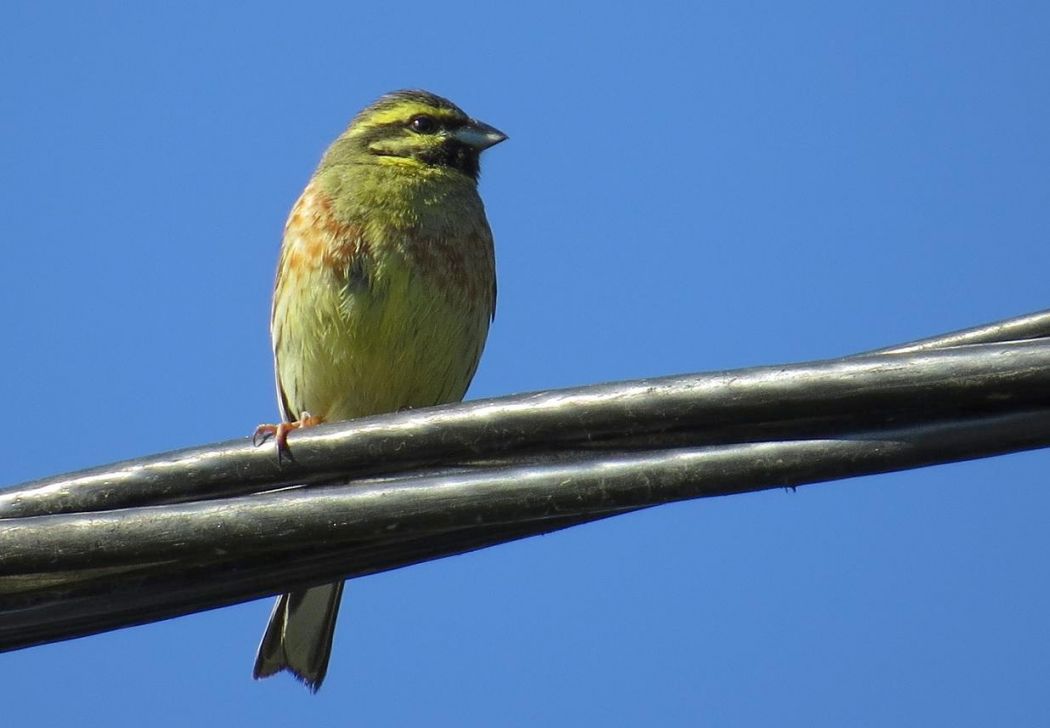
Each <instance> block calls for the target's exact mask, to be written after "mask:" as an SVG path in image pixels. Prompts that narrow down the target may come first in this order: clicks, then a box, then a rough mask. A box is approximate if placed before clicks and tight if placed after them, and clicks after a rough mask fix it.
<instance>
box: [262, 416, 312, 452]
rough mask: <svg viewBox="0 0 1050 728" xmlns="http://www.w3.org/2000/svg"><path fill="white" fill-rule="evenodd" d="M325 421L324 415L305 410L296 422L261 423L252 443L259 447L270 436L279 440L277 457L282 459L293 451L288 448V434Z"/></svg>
mask: <svg viewBox="0 0 1050 728" xmlns="http://www.w3.org/2000/svg"><path fill="white" fill-rule="evenodd" d="M322 422H324V418H323V417H314V416H313V415H311V414H310V413H309V412H303V413H301V414H300V415H299V419H297V420H295V421H294V422H281V423H280V424H277V425H259V426H258V427H256V428H255V432H254V433H253V434H252V444H253V445H255V446H256V447H258V446H259V445H261V444H263V443H264V442H266V441H267V440H269V439H270V437H273V438H274V440H276V442H277V459H278V460H280V459H281V457H282V455H285V454H287V455H289V456H291V454H292V451H291V450H290V449H289V448H288V434H289V433H290V432H291V431H292V430H300V429H302V428H304V427H313V426H314V425H319V424H321V423H322Z"/></svg>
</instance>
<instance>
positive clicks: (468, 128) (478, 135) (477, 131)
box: [452, 121, 507, 152]
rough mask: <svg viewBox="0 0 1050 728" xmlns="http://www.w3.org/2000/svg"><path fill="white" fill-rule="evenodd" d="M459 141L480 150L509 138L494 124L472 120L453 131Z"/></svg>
mask: <svg viewBox="0 0 1050 728" xmlns="http://www.w3.org/2000/svg"><path fill="white" fill-rule="evenodd" d="M452 136H454V137H455V138H456V139H458V140H459V141H461V142H463V143H464V144H466V145H467V146H470V147H474V148H475V149H477V150H478V151H479V152H480V151H482V150H483V149H488V148H489V147H493V146H495V145H497V144H499V143H500V142H501V141H503V140H504V139H506V138H507V135H506V134H504V133H503V132H501V131H500V130H499V129H497V128H496V127H494V126H489V125H488V124H485V123H484V122H481V121H471V122H470V123H469V124H466V125H464V126H461V127H460V128H458V129H456V131H454V132H452Z"/></svg>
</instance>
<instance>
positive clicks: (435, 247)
mask: <svg viewBox="0 0 1050 728" xmlns="http://www.w3.org/2000/svg"><path fill="white" fill-rule="evenodd" d="M505 138H506V137H505V135H503V134H502V133H501V132H499V131H497V130H496V129H494V128H492V127H490V126H488V125H486V124H483V123H481V122H478V121H476V120H474V119H471V118H470V117H469V116H467V115H466V114H465V113H464V112H463V111H462V110H461V109H460V108H459V107H457V106H456V105H455V104H453V103H452V102H450V101H448V100H447V99H443V98H441V97H439V96H435V95H433V94H431V93H428V92H425V91H399V92H395V93H392V94H388V95H387V96H384V97H382V98H381V99H379V100H378V101H377V102H375V103H374V104H372V105H371V106H369V107H368V108H366V109H365V110H364V111H362V112H361V113H360V114H358V115H357V116H356V117H355V118H354V119H353V120H352V121H351V123H350V125H349V127H348V128H347V130H346V131H345V132H344V133H343V134H342V135H341V136H340V137H339V138H338V139H337V140H336V141H335V142H334V143H333V144H332V145H331V147H330V148H329V149H328V151H327V152H326V153H325V154H324V156H323V158H322V159H321V163H320V165H319V166H318V168H317V171H316V172H315V173H314V175H313V177H312V178H311V179H310V181H309V183H308V184H307V186H306V189H305V190H304V191H303V193H302V195H301V196H300V197H299V200H298V201H297V202H296V203H295V205H294V207H293V208H292V212H291V214H290V215H289V217H288V222H287V224H286V225H285V230H284V239H283V243H282V246H281V256H280V262H279V264H278V272H277V282H276V286H275V290H274V298H273V309H272V315H271V327H270V332H271V338H272V342H273V351H274V368H275V373H276V379H277V391H278V399H279V404H280V408H281V413H282V416H283V418H284V420H285V423H286V424H283V425H281V426H262V427H261V428H260V430H261V431H268V432H274V433H276V434H277V436H278V437H277V439H278V448H279V450H280V449H281V448H284V447H286V443H285V442H284V437H286V435H287V432H288V430H289V429H290V428H294V427H296V426H299V425H300V424H313V423H316V422H332V421H337V420H345V419H350V418H354V417H363V416H366V415H372V414H379V413H383V412H393V411H397V410H402V409H407V408H413V407H426V406H430V405H437V404H443V403H446V402H453V401H458V400H460V399H462V398H463V395H464V394H465V393H466V390H467V387H468V385H469V384H470V381H471V379H472V377H473V376H474V372H475V370H476V369H477V365H478V360H479V359H480V357H481V351H482V348H483V347H484V344H485V338H486V336H487V334H488V328H489V323H490V321H491V320H492V317H493V314H494V311H495V305H496V273H495V258H494V252H493V244H492V233H491V231H490V229H489V225H488V221H487V220H486V218H485V210H484V206H483V204H482V201H481V198H480V197H479V195H478V191H477V180H478V173H479V157H480V154H481V152H482V151H483V150H484V149H486V148H488V147H490V146H492V145H494V144H497V143H499V142H500V141H503V140H504V139H505ZM307 417H309V420H308V421H306V420H305V418H307ZM299 420H304V421H303V422H302V423H300V422H299ZM341 588H342V584H329V585H325V586H321V587H314V588H312V589H310V590H307V591H306V592H300V593H295V594H286V595H284V596H283V597H281V598H280V599H279V600H278V603H277V605H276V607H275V609H274V612H273V614H272V615H271V620H270V624H269V626H268V628H267V631H266V634H265V635H264V637H263V642H262V644H261V645H260V648H259V655H258V657H257V660H256V666H255V676H256V677H263V676H266V675H270V674H273V673H275V672H277V671H279V670H282V669H286V670H289V671H291V672H292V673H293V674H295V675H296V676H297V677H299V678H300V679H302V680H303V681H304V682H306V683H307V685H308V686H310V687H311V688H312V689H314V690H316V689H317V687H319V686H320V683H321V681H322V680H323V679H324V675H325V671H326V669H327V664H328V657H329V653H330V649H331V638H332V631H333V630H334V626H335V617H336V613H337V610H338V604H339V597H340V594H341Z"/></svg>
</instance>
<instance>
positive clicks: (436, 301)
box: [273, 251, 491, 422]
mask: <svg viewBox="0 0 1050 728" xmlns="http://www.w3.org/2000/svg"><path fill="white" fill-rule="evenodd" d="M417 268H418V266H417V265H414V264H412V263H411V262H410V261H409V259H408V258H407V257H406V256H405V255H404V254H403V253H400V252H397V251H388V252H387V253H385V254H384V256H383V257H382V258H381V259H380V260H378V261H376V262H375V265H374V268H373V269H371V270H369V271H366V272H365V275H366V277H367V280H355V279H354V278H352V277H351V278H350V279H349V280H348V279H346V278H342V277H339V276H334V275H332V274H331V272H330V271H327V270H325V269H323V268H319V267H310V268H309V269H307V270H302V271H300V272H299V274H298V276H297V277H296V279H295V281H294V282H293V281H287V282H286V283H287V284H288V285H285V286H284V290H283V291H282V292H281V294H280V295H279V296H278V298H277V300H276V301H275V308H274V321H273V329H274V330H273V334H274V356H275V360H276V370H277V382H278V386H279V388H280V391H281V393H282V396H283V400H284V404H285V406H286V408H287V410H288V411H287V412H286V413H285V416H286V417H290V418H292V419H295V418H298V417H299V416H300V415H301V414H302V412H304V411H308V412H309V413H310V414H311V415H314V416H319V417H321V418H323V419H324V420H325V421H329V422H330V421H336V420H343V419H350V418H353V417H362V416H365V415H371V414H378V413H382V412H392V411H396V410H400V409H406V408H411V407H426V406H430V405H435V404H442V403H445V402H453V401H458V400H460V399H462V398H463V395H464V394H465V393H466V390H467V387H468V385H469V384H470V380H471V378H472V377H473V375H474V371H475V369H476V368H477V364H478V359H479V358H480V356H481V350H482V348H483V346H484V343H485V337H486V335H487V333H488V326H489V319H490V316H491V305H488V304H487V302H486V301H472V300H469V299H467V298H464V297H462V296H458V297H457V296H448V295H444V294H443V293H442V291H441V289H440V288H439V285H440V284H439V282H438V281H435V280H434V279H433V276H428V275H427V274H425V273H424V272H421V271H419V270H417Z"/></svg>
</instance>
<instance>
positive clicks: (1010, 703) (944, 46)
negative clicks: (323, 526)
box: [0, 0, 1050, 726]
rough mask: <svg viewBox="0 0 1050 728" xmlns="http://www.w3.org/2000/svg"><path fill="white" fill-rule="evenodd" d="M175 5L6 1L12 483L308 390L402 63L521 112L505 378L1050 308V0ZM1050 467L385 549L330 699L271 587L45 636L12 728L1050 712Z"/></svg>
mask: <svg viewBox="0 0 1050 728" xmlns="http://www.w3.org/2000/svg"><path fill="white" fill-rule="evenodd" d="M147 5H156V6H159V5H160V4H159V3H158V4H147V3H141V4H130V3H124V4H118V3H112V4H109V3H97V4H90V3H62V4H59V3H54V4H50V5H49V4H46V3H30V2H5V3H3V4H2V5H0V230H2V243H0V245H2V248H0V249H2V251H3V259H2V260H3V262H2V264H0V266H2V267H0V270H2V271H3V285H2V286H0V310H3V311H4V314H5V315H4V325H3V351H4V356H3V357H2V359H0V401H2V402H4V405H5V407H4V409H5V412H6V416H5V417H4V418H3V420H2V421H0V439H2V441H3V443H4V448H3V450H4V453H5V454H4V457H3V459H2V464H0V483H17V482H21V481H23V480H27V479H30V478H36V477H41V476H45V475H50V474H54V473H59V472H63V471H68V470H73V469H78V468H82V467H86V466H90V465H95V464H100V463H104V462H110V461H114V460H118V459H122V458H127V457H133V456H138V455H143V454H147V453H153V452H158V451H164V450H170V449H173V448H178V447H183V446H188V445H193V444H199V443H205V442H211V441H217V440H225V439H230V438H234V437H240V436H246V435H247V434H248V433H250V432H251V431H252V429H253V428H254V426H255V425H256V424H257V423H258V422H260V421H265V420H272V419H273V418H274V417H275V415H276V406H275V402H274V394H273V391H272V388H273V385H272V372H271V363H270V353H269V341H268V334H267V318H268V313H269V298H270V290H271V285H272V276H273V271H274V267H275V261H276V254H277V248H278V244H279V236H280V232H281V227H282V225H283V222H284V218H285V216H286V214H287V212H288V210H289V207H290V206H291V204H292V202H293V201H294V199H295V197H296V196H297V195H298V193H299V191H300V189H301V188H302V186H303V184H304V183H305V181H306V179H307V178H308V176H309V174H310V173H311V171H312V169H313V167H314V165H315V164H316V162H317V160H318V158H319V155H320V154H321V152H322V151H323V150H324V148H325V147H326V146H327V144H328V143H329V142H330V141H331V140H332V139H333V138H334V137H335V136H336V135H337V134H338V133H339V132H340V131H341V130H342V128H343V127H344V125H345V123H346V122H347V120H348V119H349V118H350V117H351V116H352V115H353V114H354V113H355V112H356V111H357V110H358V109H359V108H361V107H362V106H364V105H365V104H367V103H368V102H370V101H372V100H373V99H374V98H375V97H376V96H378V95H379V94H381V93H383V92H385V91H388V90H392V89H396V88H402V87H423V88H427V89H431V90H433V91H435V92H438V93H440V94H443V95H446V96H448V97H450V98H452V99H453V100H455V101H456V102H458V103H459V104H460V105H461V106H463V107H464V108H465V109H466V110H467V111H468V112H469V113H471V114H474V115H476V116H477V117H479V118H481V119H483V120H485V121H488V122H490V123H492V124H494V125H496V126H498V127H499V128H501V129H503V130H504V131H506V132H507V133H508V134H510V137H511V139H510V141H509V142H507V143H505V144H503V145H501V146H499V147H497V148H496V149H494V150H492V151H491V152H489V153H487V154H486V158H485V160H484V162H485V164H484V171H483V175H482V193H483V195H484V198H485V201H486V204H487V206H488V210H489V217H490V220H491V223H492V227H493V229H494V230H495V233H496V240H497V247H498V253H497V254H498V265H499V276H500V303H499V312H498V315H497V317H496V322H495V327H494V329H493V330H492V334H491V337H490V339H489V345H488V348H487V351H486V353H485V357H484V359H483V361H482V364H481V367H480V370H479V372H478V375H477V378H476V380H475V382H474V386H473V387H472V389H471V392H470V396H471V397H481V396H494V395H500V394H505V393H512V392H521V391H528V390H535V389H545V388H549V387H558V386H567V385H575V384H585V383H591V382H598V381H608V380H618V379H627V378H634V377H640V376H650V375H661V374H671V373H679V372H688V371H700V370H710V369H722V368H729V367H739V366H748V365H755V364H771V363H778V362H790V361H801V360H807V359H815V358H821V357H830V356H837V355H840V354H847V353H851V352H854V351H859V350H864V349H870V348H873V347H878V346H882V345H888V344H891V343H895V342H899V341H903V340H907V339H911V338H917V337H922V336H927V335H930V334H935V333H939V332H943V331H947V330H951V329H956V328H960V327H965V326H970V325H974V324H979V323H983V322H987V321H991V320H995V319H998V318H1002V317H1006V316H1011V315H1015V314H1020V313H1024V312H1028V311H1033V310H1037V309H1042V308H1047V307H1050V283H1048V271H1050V246H1048V244H1047V243H1048V240H1050V134H1048V130H1050V82H1048V76H1047V72H1048V69H1050V43H1048V42H1047V36H1048V32H1050V11H1048V10H1047V8H1046V5H1045V4H1041V3H1035V2H1031V3H962V4H960V3H948V2H943V3H941V2H924V3H914V2H882V3H861V2H856V3H840V2H827V3H781V2H766V3H761V2H760V3H746V4H744V3H732V2H719V3H683V4H681V5H663V4H659V3H633V4H630V5H629V6H627V7H625V8H624V9H623V10H612V9H610V7H609V6H608V5H606V4H604V3H592V4H581V5H574V6H569V5H566V4H564V3H549V4H544V3H530V4H525V3H522V4H519V5H517V6H516V9H508V8H503V9H494V8H493V9H487V10H486V9H482V8H481V7H480V6H479V7H476V8H471V7H470V6H469V5H463V4H453V5H449V4H448V3H433V2H431V3H417V2H414V1H413V0H405V1H404V2H396V3H390V2H373V3H368V4H366V3H348V2H332V3H296V4H294V5H291V4H280V5H278V4H276V3H274V4H270V5H267V4H264V3H258V4H247V3H237V4H235V3H203V2H198V3H192V2H190V3H179V4H177V5H178V7H177V8H174V7H172V8H164V9H162V8H160V7H147ZM368 6H371V8H370V9H369V7H368ZM745 6H746V7H745ZM1048 471H1050V453H1047V452H1035V453H1028V454H1022V455H1016V456H1011V457H1005V458H999V459H994V460H986V461H982V462H975V463H964V464H958V465H953V466H949V467H940V468H932V469H926V470H920V471H913V472H908V473H901V474H895V475H886V476H879V477H871V478H863V479H858V480H853V481H847V482H839V483H832V484H827V485H820V486H813V487H807V488H803V489H800V490H799V491H798V492H797V493H787V492H783V491H773V492H768V493H763V494H759V495H748V496H738V497H732V498H725V499H721V500H710V501H698V502H692V503H688V504H684V505H677V506H673V507H665V508H660V509H656V510H652V511H649V512H646V513H639V514H635V515H631V516H627V517H623V518H619V519H614V520H611V521H606V522H603V523H600V524H595V525H591V526H587V527H583V528H578V529H574V530H572V531H570V532H566V533H561V534H558V535H553V536H548V537H544V538H538V539H532V540H528V541H523V542H519V543H516V544H512V545H507V546H502V547H499V548H495V549H490V550H487V551H484V552H481V553H477V554H473V555H469V556H463V557H458V558H453V559H449V560H444V561H439V562H434V563H430V564H426V565H423V566H417V567H412V568H409V569H405V570H401V571H398V572H393V573H388V574H383V575H380V576H375V577H370V578H367V579H364V580H361V581H357V582H354V583H352V584H351V585H350V588H349V589H348V591H347V595H346V598H345V600H344V603H343V611H342V613H341V624H340V628H339V632H338V634H337V637H336V644H335V652H334V656H333V659H332V666H331V670H330V672H329V675H328V680H327V683H326V684H325V686H324V688H323V689H322V690H321V692H320V693H319V694H318V695H317V696H310V695H309V694H308V693H307V692H306V691H305V690H304V689H303V688H302V687H301V686H299V685H298V684H297V683H295V682H293V681H292V680H290V679H287V678H284V677H280V678H277V679H272V680H268V681H264V682H260V683H255V682H253V681H252V680H251V678H250V671H251V665H252V658H253V655H254V650H255V646H256V643H257V640H258V638H259V635H260V632H261V630H262V627H263V624H264V623H265V621H266V617H267V615H268V613H269V610H270V602H269V600H263V601H257V602H253V603H250V604H243V605H240V606H236V607H233V608H228V609H222V610H217V611H213V612H210V613H206V614H200V615H195V616H190V617H185V618H180V619H176V620H172V621H169V622H165V623H161V624H154V625H148V626H143V627H138V628H135V629H129V630H124V631H119V632H114V633H110V634H106V635H100V636H97V637H92V638H89V639H82V640H77V641H72V642H67V643H63V644H57V645H50V646H46V647H40V648H34V649H29V650H24V651H21V652H16V653H10V654H4V655H0V692H2V694H3V695H4V698H3V716H4V718H3V720H4V722H5V724H7V725H28V724H31V723H32V724H36V725H63V724H73V723H77V724H88V723H94V722H102V721H105V723H107V724H109V725H113V726H139V725H142V724H143V723H144V722H146V721H148V723H149V724H150V725H153V726H167V725H173V726H184V725H219V724H223V723H227V724H233V723H234V722H236V723H237V724H242V723H243V724H245V725H252V726H269V725H304V726H327V725H361V726H379V725H392V726H393V725H435V726H492V725H522V726H525V725H534V724H540V723H542V724H544V725H566V726H577V725H642V724H649V725H668V726H672V725H689V726H692V725H749V726H750V725H753V726H759V725H761V726H767V725H805V726H843V725H850V726H864V725H872V726H877V725H894V726H910V725H914V726H927V725H953V726H987V725H1010V726H1035V725H1047V724H1050V690H1048V689H1047V685H1048V684H1050V566H1048V554H1050V529H1048V515H1047V514H1048V513H1050V490H1048V488H1047V482H1046V481H1047V472H1048Z"/></svg>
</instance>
